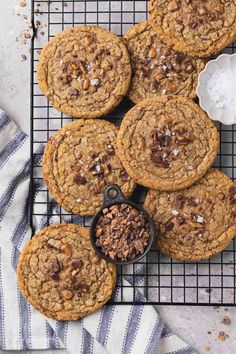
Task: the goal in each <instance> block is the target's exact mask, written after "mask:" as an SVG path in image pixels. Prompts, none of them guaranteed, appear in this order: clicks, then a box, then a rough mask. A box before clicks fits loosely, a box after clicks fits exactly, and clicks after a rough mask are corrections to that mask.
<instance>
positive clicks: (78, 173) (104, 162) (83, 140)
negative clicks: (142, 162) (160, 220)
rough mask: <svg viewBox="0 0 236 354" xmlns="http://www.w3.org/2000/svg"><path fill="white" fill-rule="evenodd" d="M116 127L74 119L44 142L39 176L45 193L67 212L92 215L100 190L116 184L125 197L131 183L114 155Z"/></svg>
mask: <svg viewBox="0 0 236 354" xmlns="http://www.w3.org/2000/svg"><path fill="white" fill-rule="evenodd" d="M117 132H118V128H117V127H116V126H115V125H114V124H111V123H109V122H107V121H105V120H99V119H95V120H94V119H91V120H89V119H86V120H78V121H75V122H73V123H71V124H68V125H66V126H65V127H64V128H62V129H61V130H59V131H58V132H57V133H55V134H54V135H53V136H52V137H51V138H50V139H49V141H48V143H47V146H46V148H45V152H44V156H43V164H42V167H43V177H44V181H45V183H46V185H47V186H48V189H49V192H50V193H51V194H52V196H53V197H54V198H55V199H56V201H57V202H58V203H59V204H60V205H61V206H62V207H63V208H64V209H65V210H67V211H69V212H71V213H74V214H79V215H94V214H95V213H96V212H97V211H98V210H99V208H100V207H101V205H102V202H103V195H102V190H103V188H104V186H105V185H106V184H108V183H116V184H118V185H119V186H120V187H121V189H122V192H123V193H124V194H125V195H126V196H127V197H128V196H130V195H131V193H132V192H133V190H134V188H135V183H134V182H133V181H132V180H131V178H130V177H129V176H128V175H127V173H126V171H125V169H124V168H123V166H122V164H121V162H120V159H119V157H118V156H117V154H116V144H117V142H116V140H117Z"/></svg>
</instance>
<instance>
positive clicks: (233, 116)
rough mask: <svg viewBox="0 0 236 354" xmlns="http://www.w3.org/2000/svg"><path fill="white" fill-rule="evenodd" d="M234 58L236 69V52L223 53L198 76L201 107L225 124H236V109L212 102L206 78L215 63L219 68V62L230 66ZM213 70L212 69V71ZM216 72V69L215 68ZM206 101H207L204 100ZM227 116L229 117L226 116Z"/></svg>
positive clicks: (212, 117) (211, 61)
mask: <svg viewBox="0 0 236 354" xmlns="http://www.w3.org/2000/svg"><path fill="white" fill-rule="evenodd" d="M233 58H235V69H236V53H234V54H221V55H219V56H218V57H217V58H216V59H213V60H210V61H209V62H208V63H207V64H206V66H205V68H204V69H203V71H202V72H201V73H200V74H199V77H198V85H197V89H196V93H197V96H198V98H199V105H200V107H201V108H202V109H203V110H204V111H206V112H207V114H208V116H209V117H210V118H211V119H212V120H214V121H219V122H221V123H223V124H225V125H232V124H236V109H235V111H234V112H233V111H232V110H227V109H225V108H217V107H215V103H214V102H212V100H211V99H210V97H209V96H208V94H207V92H206V80H207V79H208V78H207V76H208V75H210V70H211V69H210V68H211V67H212V66H213V65H214V66H215V64H216V65H217V67H218V69H220V66H219V62H221V63H224V64H225V67H227V66H228V64H229V61H230V62H232V60H233ZM212 72H213V70H211V73H212ZM215 72H216V70H215ZM203 101H205V102H203ZM226 117H227V118H226Z"/></svg>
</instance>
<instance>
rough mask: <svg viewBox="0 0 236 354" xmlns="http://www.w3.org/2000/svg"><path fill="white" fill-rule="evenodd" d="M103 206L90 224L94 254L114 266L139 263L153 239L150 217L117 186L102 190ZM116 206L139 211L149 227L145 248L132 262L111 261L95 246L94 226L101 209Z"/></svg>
mask: <svg viewBox="0 0 236 354" xmlns="http://www.w3.org/2000/svg"><path fill="white" fill-rule="evenodd" d="M103 197H104V200H103V205H102V207H101V209H100V210H99V212H98V213H97V214H96V215H95V217H94V218H93V221H92V224H91V226H90V240H91V243H92V246H93V248H94V250H95V252H96V253H97V255H98V256H99V257H100V258H103V259H105V260H106V261H107V262H110V263H115V264H131V263H135V262H137V261H139V260H140V259H141V258H143V257H144V256H145V254H146V253H147V252H148V251H149V250H150V248H151V246H152V243H153V240H154V237H155V227H154V224H153V221H152V219H151V218H150V216H149V215H148V213H147V212H146V210H144V209H143V208H142V207H141V206H139V205H137V204H135V203H133V202H131V201H130V200H128V199H127V198H126V197H125V196H124V194H123V193H122V191H121V189H120V187H119V186H118V185H117V184H108V185H106V186H105V187H104V189H103ZM117 204H127V205H130V206H131V207H133V208H134V209H137V210H139V211H140V212H142V213H143V215H144V218H145V219H146V221H147V223H148V225H149V233H150V236H149V239H148V244H147V245H146V248H145V250H144V252H143V253H142V254H139V255H137V256H136V257H135V258H133V259H132V260H127V261H123V260H113V259H111V258H110V257H108V256H107V255H105V254H104V253H103V252H102V250H101V247H99V246H97V245H96V240H97V238H96V225H97V223H98V221H99V218H100V217H101V216H103V209H106V208H109V207H111V206H113V205H117Z"/></svg>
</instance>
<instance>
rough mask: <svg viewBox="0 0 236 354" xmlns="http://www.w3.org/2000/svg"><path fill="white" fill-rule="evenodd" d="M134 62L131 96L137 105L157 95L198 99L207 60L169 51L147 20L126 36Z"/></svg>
mask: <svg viewBox="0 0 236 354" xmlns="http://www.w3.org/2000/svg"><path fill="white" fill-rule="evenodd" d="M124 40H125V43H126V44H127V47H128V51H129V54H130V59H131V67H132V80H131V86H130V88H129V91H128V97H129V98H130V99H131V100H132V101H133V102H135V103H138V102H140V101H142V100H143V99H145V98H148V97H153V96H154V95H165V94H172V95H179V94H180V95H182V96H186V97H190V98H194V97H195V96H196V87H197V83H198V75H199V73H200V72H201V71H202V70H203V68H204V66H205V60H203V59H200V58H193V57H190V56H187V55H184V54H181V53H178V52H175V51H174V50H172V49H170V48H169V47H168V46H167V45H165V44H164V43H163V42H162V41H161V40H160V38H159V36H158V34H157V33H156V32H155V31H154V29H153V28H152V27H151V25H150V23H149V22H148V21H145V22H141V23H139V24H137V25H135V26H133V27H132V28H131V29H130V30H129V31H128V32H127V33H126V34H125V35H124Z"/></svg>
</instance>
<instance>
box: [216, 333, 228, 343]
mask: <svg viewBox="0 0 236 354" xmlns="http://www.w3.org/2000/svg"><path fill="white" fill-rule="evenodd" d="M226 338H227V335H226V334H225V332H224V331H220V332H219V335H218V339H219V340H222V341H225V340H226Z"/></svg>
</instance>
